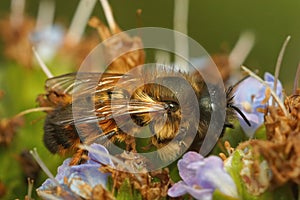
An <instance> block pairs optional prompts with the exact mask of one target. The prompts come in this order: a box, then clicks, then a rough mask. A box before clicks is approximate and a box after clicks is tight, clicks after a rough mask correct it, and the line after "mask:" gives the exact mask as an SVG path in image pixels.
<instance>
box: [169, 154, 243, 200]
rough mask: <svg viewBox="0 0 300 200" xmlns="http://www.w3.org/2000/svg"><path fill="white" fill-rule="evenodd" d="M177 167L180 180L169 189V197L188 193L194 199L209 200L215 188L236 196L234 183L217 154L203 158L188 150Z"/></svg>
mask: <svg viewBox="0 0 300 200" xmlns="http://www.w3.org/2000/svg"><path fill="white" fill-rule="evenodd" d="M178 169H179V175H180V176H181V178H182V181H179V182H178V183H176V184H174V185H173V186H172V187H171V188H170V189H169V191H168V195H169V196H171V197H178V196H182V195H184V194H186V193H188V194H190V195H192V196H193V197H194V198H196V199H204V200H211V199H212V194H213V192H214V191H215V190H216V189H218V190H219V191H220V192H222V193H223V194H225V195H228V196H232V197H238V194H237V188H236V185H235V183H234V182H233V180H232V178H231V177H230V175H229V174H228V173H227V172H226V171H225V170H224V166H223V161H222V160H221V158H219V157H217V156H209V157H208V158H204V157H203V156H202V155H200V154H198V153H196V152H192V151H190V152H188V153H186V154H185V155H184V156H183V158H182V159H181V160H179V161H178Z"/></svg>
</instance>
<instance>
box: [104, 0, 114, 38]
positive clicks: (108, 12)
mask: <svg viewBox="0 0 300 200" xmlns="http://www.w3.org/2000/svg"><path fill="white" fill-rule="evenodd" d="M100 3H101V5H102V8H103V11H104V14H105V17H106V20H107V23H108V26H109V29H110V31H111V32H112V33H116V28H117V25H116V22H115V19H114V16H113V14H112V10H111V7H110V5H109V3H108V1H107V0H100Z"/></svg>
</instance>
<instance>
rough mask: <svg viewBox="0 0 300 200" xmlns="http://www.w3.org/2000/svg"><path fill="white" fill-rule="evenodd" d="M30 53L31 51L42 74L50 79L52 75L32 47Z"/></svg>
mask: <svg viewBox="0 0 300 200" xmlns="http://www.w3.org/2000/svg"><path fill="white" fill-rule="evenodd" d="M32 51H33V54H34V56H35V58H36V60H37V61H38V63H39V65H40V67H41V68H42V70H43V72H44V73H45V74H46V76H47V77H48V78H52V77H53V74H52V73H51V72H50V70H49V68H48V67H47V65H46V64H45V62H44V61H43V60H42V58H41V57H40V55H39V54H38V52H37V51H36V49H35V48H34V47H32Z"/></svg>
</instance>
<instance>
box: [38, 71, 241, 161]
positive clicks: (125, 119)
mask: <svg viewBox="0 0 300 200" xmlns="http://www.w3.org/2000/svg"><path fill="white" fill-rule="evenodd" d="M137 73H138V75H135V74H134V73H132V74H130V73H126V74H118V73H95V72H80V73H71V74H65V75H62V76H57V77H54V78H50V79H48V80H47V81H46V85H45V86H46V91H47V94H45V95H42V96H40V97H39V98H38V101H39V102H40V105H41V106H51V107H53V110H52V111H50V112H49V113H48V114H47V116H46V119H45V124H44V143H45V146H46V147H47V148H48V149H49V150H50V152H52V153H60V154H64V153H67V152H69V151H70V150H71V151H72V150H73V151H76V150H78V144H80V143H87V144H91V143H93V142H97V143H101V144H103V145H108V143H110V142H112V143H125V146H126V150H127V151H132V152H136V151H137V150H136V140H135V137H137V136H139V134H140V130H141V128H143V127H148V128H149V129H148V132H150V133H149V134H150V142H149V145H147V146H148V147H149V146H152V147H155V148H157V149H161V148H163V147H165V148H164V150H163V151H161V152H160V157H161V159H163V160H166V159H172V158H174V157H175V156H177V155H180V153H182V149H184V148H182V147H186V145H187V144H186V142H184V141H188V142H190V144H191V145H190V147H189V149H190V150H199V148H200V146H201V144H202V141H203V139H204V137H205V134H206V132H207V129H208V125H209V123H210V120H211V112H212V110H213V109H218V108H221V107H222V106H223V107H224V108H225V109H226V111H225V112H226V120H225V123H224V128H225V127H233V126H232V124H231V123H230V122H229V121H230V118H231V116H232V115H233V110H238V108H236V107H235V106H234V105H233V103H232V100H233V96H232V88H231V89H228V90H227V93H226V102H225V104H226V105H225V106H224V105H221V103H222V102H221V101H220V105H219V104H218V103H217V104H216V105H212V102H211V99H210V94H209V91H208V86H207V84H206V83H205V81H204V80H203V78H202V76H201V75H200V74H199V72H191V73H188V72H181V71H179V70H175V69H173V68H172V69H166V68H164V67H162V68H159V67H158V66H156V69H155V70H142V71H139V72H137ZM139 73H140V74H139ZM133 85H134V86H135V87H133ZM136 86H138V87H136ZM192 96H195V98H196V105H195V102H194V101H192V100H193V98H191V97H192ZM213 107H215V108H213ZM195 108H196V109H195ZM183 111H184V112H185V113H183ZM238 112H239V113H240V114H241V115H242V116H243V114H242V113H241V112H240V111H239V110H238ZM199 114H200V118H199V120H198V118H197V115H199ZM183 115H185V117H183ZM245 120H246V121H247V119H246V118H245ZM190 131H194V132H196V135H195V137H191V136H190V135H189V132H190ZM145 148H147V147H145Z"/></svg>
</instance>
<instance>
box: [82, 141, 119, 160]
mask: <svg viewBox="0 0 300 200" xmlns="http://www.w3.org/2000/svg"><path fill="white" fill-rule="evenodd" d="M91 148H93V149H94V150H96V151H99V152H102V153H104V154H107V155H109V152H108V151H107V149H106V148H105V147H104V146H102V145H100V144H96V143H93V144H91ZM88 156H89V158H90V159H89V160H88V161H87V163H88V164H105V165H111V166H113V163H112V161H111V159H109V158H108V157H104V156H102V155H100V154H98V153H95V152H89V154H88Z"/></svg>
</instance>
